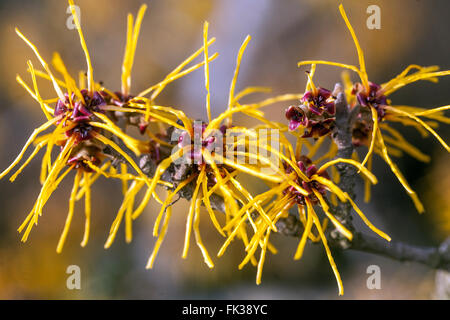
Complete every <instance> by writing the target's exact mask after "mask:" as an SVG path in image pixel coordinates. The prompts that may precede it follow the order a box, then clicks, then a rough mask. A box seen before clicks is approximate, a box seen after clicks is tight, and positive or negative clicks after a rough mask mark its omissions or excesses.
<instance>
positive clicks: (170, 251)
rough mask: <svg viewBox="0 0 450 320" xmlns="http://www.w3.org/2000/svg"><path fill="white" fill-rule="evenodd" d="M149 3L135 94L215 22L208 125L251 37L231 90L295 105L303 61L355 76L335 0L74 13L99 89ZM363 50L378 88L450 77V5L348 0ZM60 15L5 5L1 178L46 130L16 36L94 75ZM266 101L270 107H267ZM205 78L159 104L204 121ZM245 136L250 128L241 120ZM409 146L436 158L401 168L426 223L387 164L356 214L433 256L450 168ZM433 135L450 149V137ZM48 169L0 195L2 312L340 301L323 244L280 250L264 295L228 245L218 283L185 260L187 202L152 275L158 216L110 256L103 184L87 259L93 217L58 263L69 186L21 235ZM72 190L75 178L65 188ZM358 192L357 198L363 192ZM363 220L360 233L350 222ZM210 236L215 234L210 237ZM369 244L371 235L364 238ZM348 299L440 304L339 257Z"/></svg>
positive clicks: (24, 4)
mask: <svg viewBox="0 0 450 320" xmlns="http://www.w3.org/2000/svg"><path fill="white" fill-rule="evenodd" d="M142 2H145V3H147V4H148V5H149V10H148V11H147V14H146V16H145V19H144V22H143V25H142V29H141V36H140V41H139V44H138V48H137V56H136V60H135V67H134V70H133V79H132V88H134V90H135V92H138V91H140V90H142V89H144V88H146V87H148V86H150V85H152V84H154V83H156V82H158V81H160V80H161V79H162V78H163V77H164V76H165V75H166V74H167V73H168V72H169V71H170V70H171V69H172V68H174V67H175V66H176V65H177V64H178V63H179V62H181V61H182V60H183V59H184V58H185V57H187V56H188V55H189V54H191V53H192V52H194V51H195V50H196V49H197V48H199V47H200V46H201V45H202V26H203V22H204V21H205V20H208V21H209V22H210V36H215V37H217V42H216V43H215V44H214V45H213V46H212V47H211V49H210V50H211V51H210V52H213V51H217V52H219V53H220V56H219V58H218V59H217V60H216V61H214V62H213V63H212V64H211V66H210V69H211V90H212V108H213V115H218V114H219V113H220V112H221V111H223V110H224V109H225V106H226V103H227V98H228V88H229V84H230V81H231V78H232V74H233V70H234V65H235V58H236V54H237V51H238V49H239V46H240V44H241V43H242V41H243V40H244V38H245V36H246V35H247V34H250V35H251V36H252V40H251V42H250V44H249V46H248V48H247V50H246V53H245V56H244V59H243V62H242V67H241V74H240V76H239V79H238V87H239V88H241V89H242V88H244V87H245V86H248V85H258V86H268V87H272V89H273V93H274V94H281V93H289V92H292V93H300V92H302V90H303V89H304V86H305V78H306V77H305V73H304V71H305V69H298V68H297V67H296V63H297V61H299V60H304V59H319V58H320V59H329V60H333V61H342V62H346V63H354V64H356V63H357V56H356V52H355V49H354V46H353V43H352V40H351V37H350V35H349V32H348V31H347V29H346V27H345V24H344V22H343V20H342V19H341V17H340V14H339V11H338V5H339V2H338V1H332V0H320V1H317V0H283V1H277V0H216V1H212V0H182V1H180V0H130V1H119V0H98V1H87V0H79V1H77V3H76V4H77V5H79V6H80V8H81V23H82V26H83V30H84V33H85V37H86V41H87V45H88V47H89V49H90V53H91V57H92V60H93V65H94V77H95V79H96V80H97V81H99V80H101V81H103V82H104V83H105V85H106V86H107V87H109V88H117V89H118V88H119V85H120V72H121V62H122V55H123V52H124V43H125V33H126V15H127V13H128V12H132V13H134V14H135V13H136V12H137V10H138V8H139V6H140V4H141V3H142ZM342 3H343V4H344V6H345V9H346V11H347V14H348V15H349V18H350V21H351V22H352V24H353V26H354V28H355V30H356V33H357V35H358V37H359V39H360V42H361V46H362V47H363V48H364V49H365V54H366V62H367V67H368V72H369V75H370V76H371V79H372V81H375V82H379V83H381V82H384V81H387V80H389V79H391V78H392V77H394V76H395V75H396V74H397V73H399V72H400V71H401V70H403V68H405V67H406V66H407V65H409V64H411V63H416V64H420V65H436V64H437V65H440V66H441V67H442V69H449V68H450V62H449V59H448V56H449V51H450V39H449V37H448V30H450V20H449V19H448V12H449V9H450V3H449V2H448V1H446V0H441V1H439V0H434V1H425V0H417V1H411V0H396V1H388V0H385V1H365V0H345V1H342ZM371 4H377V5H379V6H380V8H381V29H380V30H368V29H367V27H366V19H367V17H368V14H367V13H366V9H367V7H368V6H369V5H371ZM66 10H67V3H66V1H61V0H58V1H57V0H40V1H31V0H29V1H25V0H20V1H5V0H2V1H0V40H1V42H0V43H1V48H2V50H0V74H1V77H0V97H1V103H0V150H1V152H0V168H5V167H7V166H8V164H9V163H10V162H11V161H12V159H13V158H14V157H15V156H16V155H17V153H18V152H19V150H20V148H21V146H22V145H23V144H24V142H25V141H26V139H27V137H28V136H29V135H30V134H31V132H32V129H33V128H35V127H37V126H38V125H39V124H40V123H42V121H43V119H44V118H43V115H42V114H41V111H40V108H39V106H38V105H37V103H35V101H33V100H32V98H30V97H29V96H28V94H26V93H25V92H24V90H23V89H22V88H21V87H20V86H19V85H18V84H17V83H16V81H15V76H16V74H17V73H19V74H21V75H22V77H23V78H24V79H26V81H28V83H31V82H30V81H31V80H30V78H29V75H27V72H26V68H27V66H26V61H27V59H31V60H32V61H33V62H34V65H35V66H37V65H38V61H37V60H36V59H35V57H34V56H33V53H32V52H31V50H30V49H29V48H28V47H27V46H26V45H25V44H24V43H23V42H22V41H21V40H20V39H19V38H18V37H17V36H16V34H15V33H14V27H15V26H18V27H20V29H21V31H22V32H23V33H24V34H25V35H27V36H28V37H29V38H30V39H31V40H32V41H33V42H34V43H35V44H36V45H37V46H38V48H39V49H40V51H41V53H42V55H43V56H44V57H45V58H46V59H47V60H48V61H50V60H51V54H52V52H53V51H58V52H59V53H60V54H61V56H62V57H63V59H64V60H65V62H66V65H67V66H68V68H69V71H70V72H72V74H74V75H75V74H76V73H77V72H78V70H82V69H84V68H85V64H84V61H85V60H84V56H83V53H82V51H81V48H80V45H79V40H78V35H77V33H76V31H75V30H69V29H68V28H67V27H66V20H67V18H68V17H69V14H68V13H67V11H66ZM315 79H316V83H317V84H318V85H320V86H323V87H328V88H332V87H333V86H334V83H335V82H336V81H339V79H340V74H339V70H337V69H335V68H332V67H319V68H318V71H317V73H316V77H315ZM39 84H40V88H41V92H42V94H43V96H44V97H53V96H54V94H53V93H52V91H51V88H50V86H49V85H48V83H46V81H40V82H39ZM449 85H450V79H441V80H440V82H439V84H431V83H428V82H427V83H417V84H413V85H410V86H408V87H406V88H404V89H403V90H401V91H399V92H397V93H396V94H395V95H393V96H392V99H393V101H394V103H396V102H397V103H401V104H405V105H416V106H421V107H428V108H429V107H433V106H442V105H446V104H448V103H449V97H450V96H449V91H448V89H449ZM261 97H262V96H261ZM204 98H205V91H204V84H203V72H202V71H197V72H196V73H193V74H191V75H189V76H187V77H185V78H183V79H182V80H180V81H177V82H176V83H174V84H171V85H170V86H169V87H168V88H167V89H166V90H165V91H164V93H163V94H162V95H161V97H160V100H159V102H160V103H161V104H165V105H171V106H175V107H179V108H182V109H183V110H184V111H185V112H186V113H187V114H188V115H190V116H191V117H192V118H205V117H206V113H205V111H204V110H205V109H204ZM285 107H286V105H283V104H278V105H275V106H272V107H269V108H267V109H266V112H267V115H268V116H269V117H270V119H273V120H278V121H285V119H284V109H285ZM241 121H242V122H244V121H246V120H245V119H244V118H242V119H241ZM404 130H406V132H407V133H408V134H407V137H408V138H409V139H410V141H412V142H413V143H414V144H416V145H419V146H420V148H421V149H422V150H423V151H424V152H425V153H428V154H430V155H432V159H433V160H432V161H431V163H429V164H423V163H420V162H417V161H415V160H413V159H411V158H409V157H404V158H401V159H398V160H397V163H398V164H399V166H400V168H401V169H402V170H403V172H404V173H405V175H406V177H407V179H408V180H409V181H410V183H411V185H412V186H413V188H415V189H416V190H417V191H418V193H419V195H420V196H421V198H422V200H423V202H424V204H425V208H426V213H425V214H423V215H419V214H418V213H417V212H416V211H415V209H414V207H413V205H412V203H411V201H410V200H409V198H408V197H407V195H406V194H405V192H404V191H403V189H402V187H401V186H400V185H399V183H398V182H397V181H396V180H395V178H394V176H393V175H392V173H391V172H390V170H389V169H388V167H387V166H386V165H385V164H384V163H383V162H382V161H375V164H374V167H375V173H376V175H377V176H378V178H379V180H380V181H381V183H379V184H378V185H377V186H376V187H375V188H374V189H373V202H372V203H370V204H363V202H362V196H361V192H358V199H359V201H358V203H359V204H361V207H362V208H363V209H364V212H365V213H366V214H367V216H369V217H370V218H371V219H372V220H373V222H374V223H375V224H377V225H379V226H380V227H381V228H382V229H383V230H385V231H386V232H387V233H389V234H390V235H391V236H392V238H394V239H396V240H401V241H407V242H409V243H412V244H417V245H438V244H439V243H440V242H442V241H443V240H444V239H445V238H446V237H447V236H448V235H449V234H450V232H449V231H450V228H449V225H450V224H449V221H450V200H449V199H450V197H449V193H448V190H449V188H450V170H449V166H448V164H449V156H448V154H447V153H446V152H445V150H443V149H442V148H441V146H440V145H439V144H438V143H437V142H436V141H435V140H433V139H432V138H427V139H422V138H421V137H420V136H419V134H417V133H416V132H414V131H412V130H409V129H407V128H405V129H404ZM439 133H440V134H441V135H442V136H443V137H444V139H445V140H447V141H448V138H449V136H450V134H449V133H450V131H449V128H448V126H447V127H445V125H443V126H441V128H440V129H439ZM39 165H40V164H39V161H38V160H37V159H35V161H33V163H32V164H31V165H30V166H29V167H28V168H27V169H26V170H25V171H24V172H23V174H22V175H21V176H20V177H19V178H18V179H17V180H16V182H15V183H14V184H10V183H9V181H8V179H3V180H2V181H0V298H2V299H79V298H84V299H104V298H112V299H183V298H215V299H217V298H225V299H227V298H231V299H253V298H264V299H266V298H267V299H303V298H309V299H337V298H339V297H338V295H337V287H336V282H335V280H334V277H333V274H332V271H331V269H330V267H329V264H328V262H327V259H326V257H325V255H324V250H323V248H322V247H321V246H315V245H309V246H307V249H306V252H305V256H304V258H303V259H302V260H301V261H293V259H292V257H293V253H294V252H295V248H296V245H297V240H295V239H282V238H280V237H276V236H274V237H273V240H274V243H275V244H276V245H277V247H278V248H279V249H280V250H279V251H280V252H279V253H278V254H277V255H276V256H273V255H270V254H269V255H268V257H267V259H266V264H265V268H264V274H263V283H262V284H261V285H260V286H256V285H255V274H256V272H255V269H254V268H253V267H250V266H249V267H246V268H245V269H244V270H242V271H239V270H238V268H237V265H238V264H239V262H240V261H241V259H242V258H243V256H242V250H241V249H242V248H241V247H240V246H239V245H235V246H233V247H232V248H231V249H232V250H230V251H229V252H228V253H227V254H226V255H225V256H224V257H222V258H220V259H215V264H216V267H215V268H214V269H212V270H209V269H208V268H207V267H206V266H205V265H204V263H203V262H202V259H201V255H200V252H199V250H198V249H197V247H195V246H192V248H191V250H190V254H189V257H188V259H186V260H182V259H181V258H180V256H181V250H182V245H183V237H184V224H185V213H186V204H187V203H186V202H185V201H184V200H182V201H179V202H178V203H177V204H176V205H175V211H174V217H175V218H174V219H173V220H172V224H171V226H170V228H169V231H168V235H167V238H166V240H165V242H164V244H163V246H162V249H161V251H160V253H159V256H158V259H157V261H156V265H155V267H154V269H153V270H149V271H148V270H145V269H144V267H145V264H146V261H147V258H148V255H149V254H150V252H151V250H152V248H153V244H154V239H153V238H152V236H151V229H152V224H153V221H154V218H155V215H156V213H157V208H158V207H157V206H156V204H155V203H151V205H150V206H149V207H148V208H147V210H146V212H145V214H144V215H143V216H141V218H140V219H139V220H138V221H136V223H135V224H134V239H133V242H132V243H131V244H128V245H127V244H125V242H124V237H123V232H120V233H119V236H118V238H117V239H116V241H115V244H114V245H113V246H112V248H110V249H109V250H104V249H103V244H104V241H105V240H106V237H107V234H108V230H109V226H110V224H111V223H112V221H113V219H114V217H115V213H116V210H117V208H118V206H119V204H120V201H121V194H120V190H121V189H120V188H121V187H120V183H117V181H102V182H101V183H99V184H97V185H96V187H95V188H94V191H93V196H94V199H95V200H94V204H93V213H94V218H93V225H92V234H91V239H90V243H89V245H88V247H87V248H84V249H82V248H81V247H80V246H79V243H80V241H81V239H82V233H83V224H84V220H83V219H84V213H83V206H82V204H80V205H78V206H77V208H76V214H75V217H74V221H73V224H72V228H71V231H70V234H69V238H68V241H67V243H66V246H65V249H64V251H63V253H62V254H60V255H58V254H56V252H55V248H56V244H57V241H58V238H59V235H60V232H61V231H62V228H63V224H64V220H65V217H66V214H67V207H68V203H67V202H68V194H69V192H70V187H71V186H70V185H69V183H67V184H64V185H63V186H62V187H60V188H59V189H58V190H57V192H56V193H55V194H54V195H53V196H52V198H51V200H50V201H49V203H48V204H47V206H46V207H45V211H44V214H43V216H42V217H41V219H40V220H39V225H38V226H37V227H36V228H35V229H34V230H33V231H32V234H31V237H30V239H29V241H28V242H27V243H25V244H23V243H21V242H20V236H19V235H18V233H17V232H16V230H17V227H18V226H19V225H20V223H21V222H22V220H23V219H24V218H25V216H26V214H27V213H28V212H29V210H30V209H31V207H32V205H33V203H34V201H35V198H36V197H37V195H38V193H39V189H40V185H39V180H38V176H39ZM69 180H70V179H68V181H69ZM361 187H362V185H361V184H359V185H358V190H361ZM356 220H357V219H356ZM204 228H205V229H204V230H205V231H203V234H204V238H205V239H204V240H205V242H207V243H208V246H209V248H210V251H211V252H212V253H214V252H217V249H218V248H219V247H220V241H219V240H220V238H219V237H218V235H217V234H216V233H215V232H214V230H212V228H210V226H207V225H205V226H204ZM208 228H209V229H208ZM365 230H366V231H367V232H369V231H370V230H368V229H365ZM334 256H335V258H336V261H337V265H338V267H339V270H340V272H341V275H342V278H343V281H344V287H345V292H346V293H345V296H344V297H343V298H340V299H365V298H368V299H430V298H433V297H434V295H433V294H434V288H435V285H434V281H435V280H434V279H435V278H434V276H435V272H434V271H433V270H430V269H428V268H426V267H423V266H420V265H417V264H405V263H400V262H396V261H391V260H388V259H385V258H382V257H379V256H374V255H369V254H364V253H358V252H343V253H341V252H335V253H334ZM72 264H75V265H78V266H80V268H81V277H82V278H81V279H82V282H81V285H82V289H81V290H68V289H67V288H66V279H67V277H68V275H67V274H66V268H67V266H69V265H72ZM372 264H376V265H378V266H380V268H381V275H382V280H381V285H382V289H381V290H369V289H367V287H366V279H367V277H368V275H367V274H366V268H367V267H368V266H369V265H372Z"/></svg>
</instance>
